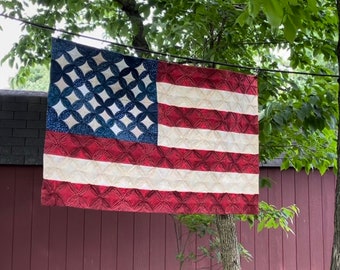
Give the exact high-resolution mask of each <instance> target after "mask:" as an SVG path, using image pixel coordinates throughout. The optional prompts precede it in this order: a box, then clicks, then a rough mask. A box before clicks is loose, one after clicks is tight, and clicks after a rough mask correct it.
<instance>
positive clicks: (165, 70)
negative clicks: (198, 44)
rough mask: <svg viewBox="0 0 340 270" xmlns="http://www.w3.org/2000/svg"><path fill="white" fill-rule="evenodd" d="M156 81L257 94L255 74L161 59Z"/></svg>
mask: <svg viewBox="0 0 340 270" xmlns="http://www.w3.org/2000/svg"><path fill="white" fill-rule="evenodd" d="M157 81H158V82H165V83H170V84H176V85H182V86H191V87H200V88H207V89H219V90H225V91H231V92H236V93H241V94H248V95H257V94H258V90H257V79H256V77H255V76H252V75H247V74H242V73H237V72H232V71H228V70H221V69H212V68H202V67H193V66H185V65H179V64H170V63H166V62H161V61H160V62H158V69H157Z"/></svg>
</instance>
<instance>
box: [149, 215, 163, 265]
mask: <svg viewBox="0 0 340 270" xmlns="http://www.w3.org/2000/svg"><path fill="white" fill-rule="evenodd" d="M165 224H166V215H164V214H151V219H150V270H159V269H165V245H166V242H165V235H166V225H165Z"/></svg>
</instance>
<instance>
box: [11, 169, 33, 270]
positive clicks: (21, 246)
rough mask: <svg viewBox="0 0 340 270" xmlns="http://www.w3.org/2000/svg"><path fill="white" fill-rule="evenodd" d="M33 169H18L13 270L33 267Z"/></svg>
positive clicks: (16, 173) (16, 175)
mask: <svg viewBox="0 0 340 270" xmlns="http://www.w3.org/2000/svg"><path fill="white" fill-rule="evenodd" d="M32 168H33V167H31V166H27V167H24V166H22V167H16V169H15V177H16V185H15V207H14V237H13V266H12V267H13V268H12V269H13V270H16V269H18V270H25V269H29V268H30V265H31V230H32V201H33V179H34V172H33V170H32Z"/></svg>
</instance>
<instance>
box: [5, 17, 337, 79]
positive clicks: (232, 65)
mask: <svg viewBox="0 0 340 270" xmlns="http://www.w3.org/2000/svg"><path fill="white" fill-rule="evenodd" d="M0 16H1V17H4V18H7V19H11V20H15V21H19V22H22V23H24V24H27V25H31V26H33V27H37V28H40V29H44V30H48V31H51V32H60V33H63V34H67V35H72V36H76V37H81V38H86V39H90V40H95V41H100V42H104V43H108V44H110V45H113V46H117V47H123V48H128V49H133V50H137V51H141V52H146V53H151V54H155V55H161V56H165V57H170V58H175V59H181V60H185V61H190V62H194V63H204V64H211V65H220V66H226V67H232V68H238V69H246V70H253V71H255V73H256V74H258V73H259V72H272V73H285V74H296V75H306V76H314V77H330V78H339V75H336V74H325V73H312V72H304V71H291V70H280V69H268V68H259V67H249V66H240V65H235V64H229V63H225V62H219V61H209V60H204V59H199V58H193V57H186V56H179V55H175V54H169V53H163V52H157V51H153V50H148V49H143V48H136V47H134V46H130V45H126V44H121V43H117V42H113V41H108V40H104V39H101V38H97V37H93V36H88V35H84V34H77V33H73V32H70V31H67V30H64V29H58V28H55V27H51V26H48V25H43V24H38V23H34V22H31V21H29V20H26V19H23V18H15V17H13V16H10V15H6V14H0Z"/></svg>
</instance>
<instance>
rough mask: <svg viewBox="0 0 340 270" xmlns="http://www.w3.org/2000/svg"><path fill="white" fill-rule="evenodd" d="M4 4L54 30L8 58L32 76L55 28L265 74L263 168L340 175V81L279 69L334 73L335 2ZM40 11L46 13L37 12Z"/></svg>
mask: <svg viewBox="0 0 340 270" xmlns="http://www.w3.org/2000/svg"><path fill="white" fill-rule="evenodd" d="M0 5H1V6H2V7H3V9H4V12H3V14H4V15H10V16H12V17H16V18H25V19H28V20H29V21H31V22H34V23H36V24H39V25H45V26H46V27H45V28H43V29H42V28H37V27H36V26H32V25H28V24H25V25H23V30H25V31H26V34H24V35H22V37H21V39H20V41H19V42H18V43H16V44H15V45H14V47H13V49H12V50H11V51H10V52H9V54H8V55H7V57H5V60H8V61H9V63H10V64H12V65H15V64H16V63H20V64H21V67H20V70H19V74H20V75H21V77H22V78H25V77H27V74H28V73H29V71H30V67H32V66H34V65H35V64H36V63H40V64H47V63H48V62H49V57H48V56H49V51H50V36H51V28H55V27H57V28H58V27H59V28H63V33H62V34H61V36H62V37H63V38H68V39H70V38H72V37H73V36H72V35H70V34H68V33H67V32H71V33H75V34H77V33H84V32H89V31H93V30H95V29H98V28H100V29H102V30H103V32H104V33H105V34H104V35H105V36H104V37H105V38H107V39H108V40H111V41H113V42H118V43H124V44H129V45H132V46H134V47H135V48H136V49H137V50H132V49H131V48H129V47H120V46H114V45H111V47H114V50H115V51H119V52H122V53H128V54H139V55H143V56H147V57H154V58H158V59H163V60H167V61H177V62H181V63H187V64H191V63H194V64H196V65H214V66H215V67H217V68H221V69H225V68H228V69H232V70H237V71H242V72H252V73H258V78H259V93H260V95H259V110H260V159H261V162H266V161H268V160H271V159H273V158H277V157H281V158H282V159H283V160H282V168H283V169H285V168H288V167H289V166H292V167H294V168H296V169H297V170H300V169H302V168H304V169H305V170H306V171H307V172H309V171H310V170H311V169H318V170H320V172H321V173H323V172H325V171H326V170H327V169H328V168H329V167H334V168H337V162H336V132H335V130H336V128H337V126H336V124H337V120H338V119H337V115H338V114H337V112H338V110H337V98H336V97H337V83H336V80H335V79H334V78H332V77H330V76H315V75H314V76H310V75H308V76H307V75H304V74H291V73H285V72H276V71H273V70H277V69H284V70H288V71H290V72H294V71H295V72H296V71H297V72H300V71H306V72H308V73H316V74H324V75H329V74H333V73H334V68H333V67H334V66H336V65H337V57H336V53H335V48H336V38H337V37H336V33H337V17H336V16H335V15H336V6H335V4H334V3H333V1H330V0H322V1H321V0H307V1H304V0H284V1H282V0H281V1H280V0H272V1H265V0H239V1H236V0H229V1H225V0H214V1H212V0H201V1H197V0H187V1H183V0H173V1H165V0H149V1H146V0H144V1H143V0H115V1H112V0H85V1H81V2H79V1H76V0H64V1H51V0H31V1H18V0H14V1H2V2H1V3H0ZM32 5H33V6H34V8H35V9H36V13H35V14H34V15H29V13H28V12H27V10H28V8H29V7H32ZM59 34H60V33H59ZM138 49H140V50H138ZM145 49H150V50H154V51H160V52H162V53H164V54H162V55H159V54H153V53H150V52H146V51H145ZM283 51H285V52H286V54H288V58H287V59H286V60H285V62H282V61H279V59H278V58H280V57H279V56H280V53H281V52H283ZM169 54H174V55H178V56H185V57H192V58H200V59H203V60H207V61H209V62H205V63H203V62H202V61H195V60H188V59H185V60H183V59H180V58H174V57H171V56H169ZM221 63H228V65H222V64H221ZM282 63H284V64H282ZM240 66H244V67H250V68H240ZM233 220H234V217H232V216H220V217H219V218H218V222H217V224H218V227H219V228H220V229H219V230H220V232H223V233H221V234H220V237H221V243H225V245H222V248H223V249H224V250H222V255H223V256H224V257H223V256H222V259H223V263H224V268H225V269H239V267H240V266H239V258H238V257H239V256H238V251H237V246H236V245H234V244H233V247H232V248H231V249H230V248H229V247H227V245H228V244H227V241H226V240H227V239H229V240H230V239H233V240H232V241H231V242H233V243H235V241H236V240H235V239H236V233H235V230H234V222H233ZM228 232H230V233H228ZM227 249H229V250H232V251H233V252H227V251H226V250H227Z"/></svg>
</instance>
